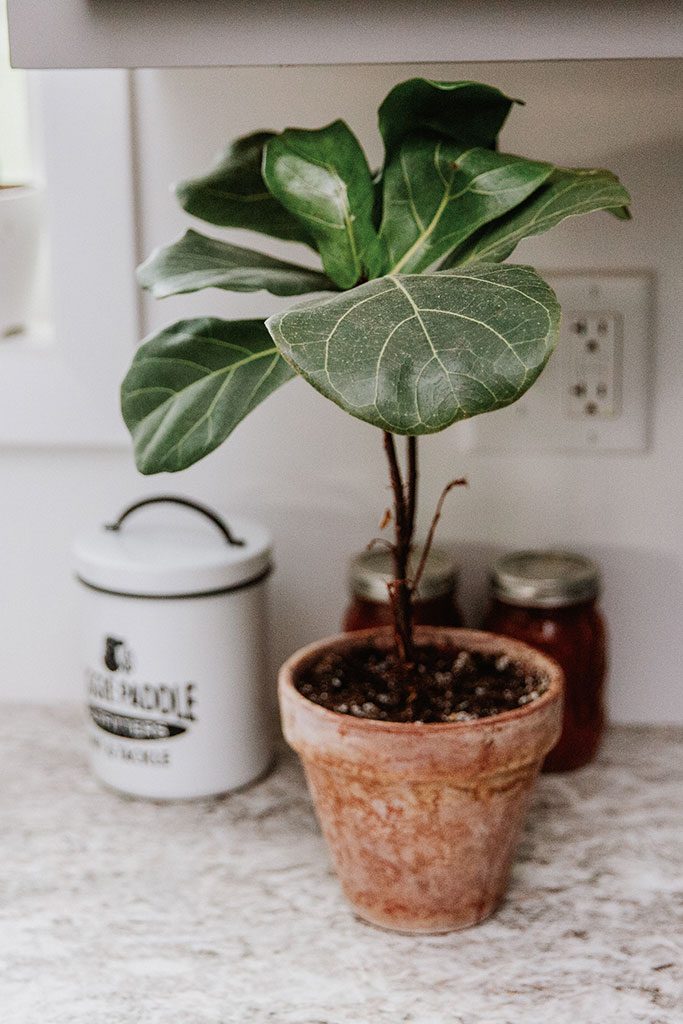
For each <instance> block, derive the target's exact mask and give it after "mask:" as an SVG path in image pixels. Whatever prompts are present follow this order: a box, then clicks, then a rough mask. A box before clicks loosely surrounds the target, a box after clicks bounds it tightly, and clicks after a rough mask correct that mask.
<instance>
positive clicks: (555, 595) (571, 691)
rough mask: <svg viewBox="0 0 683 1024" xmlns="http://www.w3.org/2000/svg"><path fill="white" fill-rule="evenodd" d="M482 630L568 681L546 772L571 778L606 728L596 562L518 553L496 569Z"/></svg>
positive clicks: (556, 554) (552, 554)
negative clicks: (532, 652)
mask: <svg viewBox="0 0 683 1024" xmlns="http://www.w3.org/2000/svg"><path fill="white" fill-rule="evenodd" d="M490 583H491V604H490V607H489V610H488V613H487V615H486V618H485V620H484V624H483V627H484V629H487V630H490V631H491V632H492V633H502V634H503V635H504V636H509V637H513V638H514V639H515V640H523V641H524V642H525V643H528V644H531V645H532V646H533V647H536V648H538V650H540V651H542V652H543V653H545V654H549V655H550V656H551V657H552V658H554V659H555V661H557V662H558V663H559V665H560V667H561V668H562V670H563V671H564V675H565V684H566V685H565V698H564V700H565V703H564V724H563V727H562V734H561V736H560V739H559V740H558V743H557V745H556V746H555V747H554V748H553V750H551V751H550V753H549V754H548V756H547V758H546V760H545V763H544V770H546V771H571V770H573V769H575V768H581V767H583V765H586V764H588V763H589V762H590V761H591V760H592V759H593V758H594V757H595V755H596V753H597V751H598V748H599V746H600V741H601V739H602V735H603V732H604V728H605V709H604V684H605V675H606V668H607V651H606V634H605V623H604V619H603V617H602V614H601V612H600V610H599V608H598V604H597V602H598V597H599V594H600V572H599V570H598V567H597V565H596V564H595V562H592V561H591V560H590V559H589V558H585V557H584V556H583V555H578V554H574V553H572V552H568V551H520V552H515V553H514V554H509V555H505V556H504V557H503V558H500V559H499V560H498V561H497V562H496V563H495V564H494V565H493V567H492V568H491V572H490Z"/></svg>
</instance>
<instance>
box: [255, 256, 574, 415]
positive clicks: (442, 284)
mask: <svg viewBox="0 0 683 1024" xmlns="http://www.w3.org/2000/svg"><path fill="white" fill-rule="evenodd" d="M559 321H560V307H559V305H558V303H557V300H556V298H555V296H554V294H553V292H552V291H551V289H550V288H549V287H548V285H547V284H546V283H545V282H544V281H543V280H542V279H541V278H540V277H539V276H538V274H536V273H535V271H534V270H532V269H531V268H530V267H514V266H508V265H500V264H481V265H478V266H474V267H472V268H471V269H470V270H454V271H445V272H444V271H442V272H427V273H424V274H414V275H413V274H409V275H399V276H392V275H388V276H386V277H382V278H379V279H377V280H375V281H370V282H369V283H367V284H363V285H359V286H358V287H357V288H354V289H353V290H352V291H348V292H344V293H343V294H341V295H337V296H333V297H331V298H326V299H318V300H313V301H311V302H308V303H306V304H305V305H302V306H299V307H295V308H294V309H291V310H288V311H287V312H284V313H278V314H277V315H276V316H273V317H271V318H270V319H269V320H267V321H266V326H267V327H268V330H269V331H270V332H271V334H272V336H273V338H274V339H275V342H276V344H277V347H278V348H279V350H280V352H281V353H282V355H283V356H284V357H285V359H287V361H288V362H289V363H291V365H292V366H293V367H294V369H295V370H296V371H297V373H299V374H301V375H302V376H303V377H305V378H306V380H307V381H308V382H309V383H310V384H312V385H313V387H315V388H316V389H317V390H318V391H320V392H321V393H322V394H323V395H325V397H326V398H329V399H331V401H333V402H336V404H337V405H339V406H341V408H342V409H345V410H346V411H347V412H349V413H351V414H352V415H353V416H357V417H358V418H359V419H361V420H366V421H367V422H368V423H372V424H374V425H375V426H377V427H381V428H382V429H383V430H391V431H393V432H394V433H397V434H429V433H433V432H435V431H438V430H443V429H444V427H447V426H449V424H451V423H454V422H455V421H456V420H462V419H465V418H467V417H469V416H476V415H477V414H479V413H483V412H490V411H491V410H492V409H499V408H501V407H502V406H505V405H509V404H510V403H511V402H514V401H515V400H516V399H517V398H519V397H520V396H521V395H522V394H523V393H524V392H525V391H526V390H527V388H529V387H530V386H531V384H532V383H533V382H534V380H535V379H536V377H537V376H538V375H539V373H540V372H541V370H542V369H543V367H544V366H545V363H546V361H547V360H548V357H549V355H550V353H551V351H552V349H553V346H554V344H555V341H556V339H557V334H558V330H559Z"/></svg>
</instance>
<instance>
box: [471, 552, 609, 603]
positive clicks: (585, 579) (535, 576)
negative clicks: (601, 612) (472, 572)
mask: <svg viewBox="0 0 683 1024" xmlns="http://www.w3.org/2000/svg"><path fill="white" fill-rule="evenodd" d="M490 580H491V589H492V591H493V594H494V596H495V597H497V598H499V599H500V600H501V601H505V602H507V603H508V604H515V605H521V606H522V607H528V608H559V607H563V606H566V605H572V604H579V603H580V602H581V601H589V600H591V599H592V598H595V597H597V596H598V594H599V592H600V571H599V569H598V567H597V565H596V564H595V562H592V561H591V560H590V558H586V557H585V556H583V555H577V554H574V553H573V552H571V551H516V552H514V553H513V554H510V555H504V556H503V557H502V558H499V559H498V561H497V562H495V563H494V565H493V567H492V569H491V574H490Z"/></svg>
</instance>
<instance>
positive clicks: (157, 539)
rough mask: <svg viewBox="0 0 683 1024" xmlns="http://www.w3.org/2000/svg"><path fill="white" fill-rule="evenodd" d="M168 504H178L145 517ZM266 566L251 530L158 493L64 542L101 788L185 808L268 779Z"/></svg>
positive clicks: (267, 548)
mask: <svg viewBox="0 0 683 1024" xmlns="http://www.w3.org/2000/svg"><path fill="white" fill-rule="evenodd" d="M168 503H172V504H175V505H182V506H187V508H183V510H182V511H178V510H175V509H174V510H172V511H171V510H169V509H166V508H165V509H163V510H162V509H157V508H155V509H150V508H148V507H147V506H151V505H160V504H168ZM200 513H201V514H200ZM129 517H130V518H129ZM207 520H208V521H207ZM271 557H272V547H271V541H270V537H269V536H268V534H267V532H266V531H265V530H264V529H262V528H261V527H260V526H257V525H255V524H254V523H253V522H250V521H247V520H244V519H241V518H231V519H230V523H229V525H228V524H226V523H225V522H224V521H223V520H222V519H221V518H220V517H219V516H218V515H217V514H216V513H215V512H213V511H212V510H210V509H207V508H205V507H204V506H202V505H198V504H196V503H195V502H190V501H188V500H187V499H184V498H176V497H168V496H162V497H158V498H151V499H149V498H148V499H145V500H144V501H141V502H137V503H136V504H134V505H131V506H130V507H129V508H128V509H126V510H125V512H123V513H122V515H121V516H120V517H119V519H118V520H117V521H116V522H115V523H112V524H109V525H107V526H102V527H100V528H99V529H96V530H93V531H92V532H91V533H89V534H87V535H85V536H83V537H81V538H80V539H79V540H78V541H77V543H76V545H75V559H76V572H77V576H78V579H79V580H80V582H81V583H82V584H83V588H82V589H83V600H82V635H83V663H84V671H85V691H86V713H87V722H88V732H89V741H90V757H91V764H92V768H93V771H94V772H95V774H96V775H97V777H98V778H99V779H100V780H101V781H102V782H104V783H105V784H106V785H108V786H112V787H113V788H115V789H117V790H121V791H122V792H124V793H129V794H132V795H134V796H141V797H150V798H153V799H158V800H175V799H188V798H191V797H203V796H212V795H216V794H219V793H225V792H228V791H229V790H232V789H237V788H239V787H240V786H244V785H246V784H247V783H249V782H251V781H253V780H254V779H256V778H258V777H259V776H260V775H262V774H263V773H264V772H265V771H267V769H268V767H269V765H270V763H271V760H272V757H273V728H272V710H271V709H272V701H271V698H270V693H269V691H270V689H271V687H270V680H269V678H268V657H267V635H268V631H267V621H266V616H267V608H266V580H267V577H268V575H269V573H270V570H271Z"/></svg>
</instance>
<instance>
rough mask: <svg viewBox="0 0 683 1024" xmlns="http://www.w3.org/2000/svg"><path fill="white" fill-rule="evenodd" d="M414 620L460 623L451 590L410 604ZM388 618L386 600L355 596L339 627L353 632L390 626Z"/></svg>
mask: <svg viewBox="0 0 683 1024" xmlns="http://www.w3.org/2000/svg"><path fill="white" fill-rule="evenodd" d="M413 620H414V622H415V625H417V626H462V616H461V615H460V611H459V609H458V606H457V604H456V602H455V599H454V597H453V595H452V594H445V595H443V596H442V597H435V598H432V599H431V600H428V601H416V602H415V604H414V605H413ZM391 621H392V620H391V608H390V606H389V604H388V602H380V601H366V600H365V599H364V598H362V597H357V596H354V597H353V598H352V600H351V603H350V605H349V607H348V608H347V609H346V613H345V615H344V620H343V623H342V628H343V629H344V631H345V632H347V633H352V632H354V631H355V630H357V629H373V628H374V627H375V626H390V625H391Z"/></svg>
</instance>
